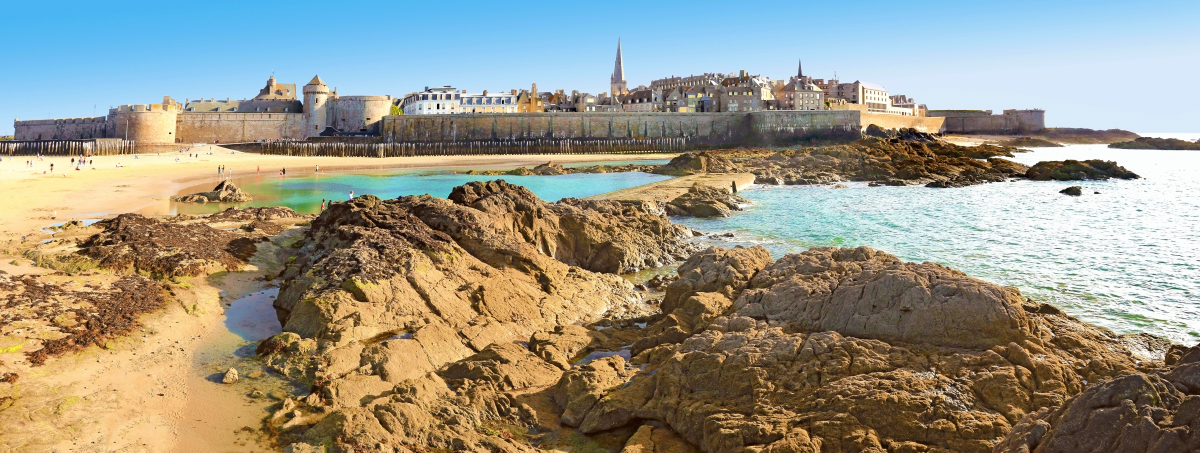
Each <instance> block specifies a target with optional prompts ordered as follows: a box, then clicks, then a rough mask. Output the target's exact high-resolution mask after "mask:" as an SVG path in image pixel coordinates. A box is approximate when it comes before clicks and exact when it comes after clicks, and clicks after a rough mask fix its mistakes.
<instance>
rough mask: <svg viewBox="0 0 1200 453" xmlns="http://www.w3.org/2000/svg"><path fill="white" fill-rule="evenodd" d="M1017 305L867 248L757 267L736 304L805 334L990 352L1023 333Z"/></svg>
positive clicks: (930, 267) (967, 281) (952, 274)
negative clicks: (833, 334) (823, 332)
mask: <svg viewBox="0 0 1200 453" xmlns="http://www.w3.org/2000/svg"><path fill="white" fill-rule="evenodd" d="M1023 301H1024V298H1022V297H1021V296H1020V294H1019V293H1017V292H1015V291H1013V290H1011V289H1006V288H1002V287H999V286H996V285H993V284H990V283H986V282H983V281H981V280H977V279H974V278H971V277H968V276H967V275H966V274H964V273H962V272H960V271H956V270H953V269H950V268H947V267H945V266H942V265H939V264H934V263H920V264H917V263H905V262H903V261H900V260H899V259H897V258H896V257H894V256H891V255H888V254H886V253H883V252H878V251H875V250H872V249H870V248H867V247H859V248H856V249H838V248H833V247H820V248H815V249H811V250H809V251H807V252H804V253H800V254H795V255H788V256H786V257H784V258H782V259H780V260H779V261H776V262H775V263H774V264H772V265H770V266H768V267H766V268H765V269H763V270H762V271H761V272H759V273H758V274H757V275H756V276H755V277H754V279H753V280H752V281H751V282H750V285H749V287H747V289H746V291H745V292H743V293H742V295H741V297H739V298H738V299H737V302H736V304H737V311H738V313H739V314H741V315H743V316H750V317H753V318H760V319H766V320H768V321H773V322H778V323H783V324H787V325H789V326H790V327H791V328H793V329H796V330H799V331H804V332H821V331H830V330H831V331H836V332H838V333H841V334H843V335H848V336H853V337H858V338H873V339H879V340H885V341H903V342H907V343H923V344H933V345H939V346H950V347H977V348H989V347H992V346H996V345H1004V344H1008V343H1010V342H1020V341H1021V340H1022V339H1023V338H1024V337H1025V336H1026V335H1027V334H1028V331H1029V319H1028V317H1027V316H1026V315H1025V311H1024V310H1022V309H1021V303H1022V302H1023Z"/></svg>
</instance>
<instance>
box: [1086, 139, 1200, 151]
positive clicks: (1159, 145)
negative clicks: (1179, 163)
mask: <svg viewBox="0 0 1200 453" xmlns="http://www.w3.org/2000/svg"><path fill="white" fill-rule="evenodd" d="M1108 147H1109V148H1117V149H1164V150H1171V151H1195V150H1200V140H1196V141H1194V142H1189V141H1187V140H1180V139H1177V138H1154V137H1139V138H1137V139H1134V140H1131V141H1127V142H1118V143H1110V144H1109V145H1108Z"/></svg>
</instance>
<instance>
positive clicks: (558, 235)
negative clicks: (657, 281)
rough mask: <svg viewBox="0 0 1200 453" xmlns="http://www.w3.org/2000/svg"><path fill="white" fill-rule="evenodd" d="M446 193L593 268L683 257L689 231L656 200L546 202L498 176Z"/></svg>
mask: <svg viewBox="0 0 1200 453" xmlns="http://www.w3.org/2000/svg"><path fill="white" fill-rule="evenodd" d="M449 199H450V200H451V201H453V202H454V203H455V204H458V205H461V206H468V207H471V208H473V209H475V210H478V211H481V212H484V213H486V214H488V215H489V216H488V218H487V220H488V223H487V224H486V226H487V227H488V228H489V229H491V230H492V231H494V232H497V233H501V234H506V235H511V236H513V237H516V238H519V239H521V240H523V241H525V242H527V243H529V244H531V245H533V246H534V247H535V248H536V249H537V250H538V251H539V252H541V253H543V254H545V255H549V256H551V257H554V258H555V259H558V260H559V261H562V262H564V263H567V264H570V265H574V266H579V267H582V268H584V269H587V270H591V271H595V272H607V273H618V274H623V273H628V272H635V271H637V270H640V269H645V268H648V267H659V266H663V265H667V264H670V263H673V262H676V261H679V260H682V259H684V258H686V257H687V256H688V255H690V254H691V253H692V252H694V251H695V250H696V249H697V247H696V246H695V245H694V244H692V243H691V242H689V241H688V239H689V238H691V237H692V232H691V230H690V229H688V228H687V227H684V226H681V225H675V224H673V223H671V221H670V219H668V218H667V217H666V216H665V215H664V213H663V211H662V210H661V209H659V208H658V206H657V205H656V204H655V203H649V202H645V203H639V204H623V203H620V202H617V201H611V200H579V199H574V198H568V199H564V200H561V201H559V202H557V203H547V202H544V201H542V200H540V199H538V198H537V196H536V195H534V194H533V192H531V191H529V189H526V188H524V187H521V186H515V185H512V184H509V183H506V182H504V181H503V180H498V181H488V182H473V183H468V184H465V185H463V186H460V187H456V188H455V189H454V190H453V191H451V193H450V197H449Z"/></svg>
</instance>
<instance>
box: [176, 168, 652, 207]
mask: <svg viewBox="0 0 1200 453" xmlns="http://www.w3.org/2000/svg"><path fill="white" fill-rule="evenodd" d="M625 163H638V164H643V165H658V164H663V163H666V161H665V160H642V161H629V162H605V164H606V165H623V164H625ZM594 164H595V163H577V164H571V165H565V166H568V167H575V166H582V165H594ZM308 171H312V169H308ZM495 179H503V180H505V181H507V182H510V183H513V184H517V185H521V186H525V187H526V188H528V189H529V190H531V191H533V193H534V194H535V195H537V196H538V197H539V198H541V199H543V200H546V201H558V200H560V199H563V198H569V197H574V198H584V197H590V196H592V195H599V194H602V193H607V192H613V191H617V190H621V189H627V188H630V187H636V186H640V185H643V184H650V183H653V182H658V181H662V180H664V179H670V177H669V176H663V175H655V174H649V173H641V172H624V173H593V174H583V173H577V174H569V175H557V176H510V175H502V176H482V175H464V174H456V173H452V172H449V171H413V170H407V171H391V172H372V173H326V174H308V175H304V176H289V177H280V176H277V175H265V174H264V175H256V176H248V177H242V178H237V179H235V180H234V183H235V184H236V185H237V186H238V187H241V188H242V190H245V191H247V192H249V193H250V195H251V196H253V197H254V201H253V202H250V203H245V204H237V205H234V204H218V203H208V204H189V203H172V205H171V213H172V214H176V213H179V214H208V213H212V212H216V211H219V210H223V209H226V208H228V207H231V206H239V207H247V206H288V207H291V208H292V209H295V210H296V211H297V212H300V213H316V212H317V211H319V210H320V207H321V200H322V199H324V200H331V201H345V200H346V199H348V198H349V196H350V191H354V194H355V195H366V194H371V195H375V196H377V197H380V198H384V199H388V198H396V197H400V196H405V195H424V194H429V195H433V196H435V197H442V198H445V197H446V196H449V195H450V190H452V189H454V188H455V187H457V186H461V185H463V184H466V183H468V182H471V181H490V180H495ZM216 182H217V180H216V179H214V180H213V181H212V182H211V184H212V185H215V184H216ZM206 184H208V183H206ZM200 190H209V189H200Z"/></svg>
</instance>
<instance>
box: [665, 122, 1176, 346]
mask: <svg viewBox="0 0 1200 453" xmlns="http://www.w3.org/2000/svg"><path fill="white" fill-rule="evenodd" d="M1145 135H1151V136H1168V134H1145ZM1170 136H1172V137H1175V138H1188V139H1191V140H1195V139H1196V138H1197V137H1200V134H1170ZM1061 159H1106V160H1115V161H1117V162H1118V163H1119V164H1121V165H1123V166H1124V167H1125V168H1128V169H1130V170H1132V171H1134V172H1136V173H1138V174H1139V175H1141V176H1142V177H1143V178H1145V179H1141V180H1135V181H1108V182H1083V183H1079V182H1074V183H1068V182H1033V181H1018V182H1009V183H995V184H984V185H979V186H974V187H968V188H962V189H927V188H923V187H867V186H866V185H865V184H856V183H852V184H848V185H849V186H850V187H849V188H847V189H832V188H830V187H801V186H792V187H778V186H771V187H757V186H756V187H754V188H752V189H750V190H746V191H744V192H742V193H741V194H740V195H742V196H744V197H746V198H748V199H750V200H752V201H753V202H754V205H753V206H750V207H749V208H748V210H747V211H746V212H743V213H740V214H736V215H734V216H733V217H730V218H728V219H716V220H699V219H679V221H680V222H682V223H685V224H687V225H689V226H691V227H693V228H696V229H699V230H702V231H707V232H734V233H735V236H736V238H735V239H734V241H735V242H731V243H728V244H726V245H736V244H743V245H745V244H761V245H763V246H765V247H767V248H768V249H770V250H771V253H772V254H773V255H775V256H776V257H779V256H781V255H783V254H786V253H795V252H801V251H804V250H806V249H808V248H810V247H816V246H843V247H854V246H860V245H866V246H870V247H873V248H876V249H879V250H883V251H886V252H889V253H892V254H894V255H897V256H899V257H901V258H903V259H905V260H909V261H932V262H937V263H941V264H944V265H947V266H950V267H953V268H956V269H960V270H962V271H964V272H966V273H967V274H969V275H972V276H974V277H978V278H981V279H984V280H987V281H991V282H993V283H997V284H1000V285H1011V286H1016V287H1018V288H1020V289H1021V291H1022V292H1023V293H1025V295H1026V296H1029V297H1032V298H1033V299H1035V300H1039V301H1043V302H1048V303H1051V304H1054V305H1057V306H1059V307H1061V308H1063V309H1064V310H1065V311H1067V312H1068V313H1070V314H1072V315H1075V316H1077V317H1079V318H1081V319H1084V320H1086V321H1089V322H1092V323H1095V324H1099V325H1103V326H1106V327H1110V328H1113V329H1114V330H1117V331H1120V332H1150V333H1154V334H1157V335H1162V336H1166V337H1168V338H1171V339H1172V340H1174V341H1177V342H1183V343H1186V344H1195V343H1196V342H1197V341H1200V230H1197V226H1198V225H1200V152H1194V151H1192V152H1188V151H1142V150H1110V149H1108V148H1106V147H1104V146H1103V145H1079V146H1069V147H1066V148H1042V149H1037V150H1035V151H1034V152H1032V153H1025V154H1021V155H1018V157H1017V158H1016V159H1015V160H1017V161H1020V162H1022V163H1025V164H1029V165H1032V164H1034V163H1036V162H1038V161H1042V160H1061ZM1071 185H1082V186H1083V187H1084V195H1083V196H1082V197H1069V196H1065V195H1060V194H1059V193H1058V191H1059V190H1062V189H1063V188H1065V187H1067V186H1071ZM1097 191H1098V192H1100V194H1094V193H1093V192H1097Z"/></svg>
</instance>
